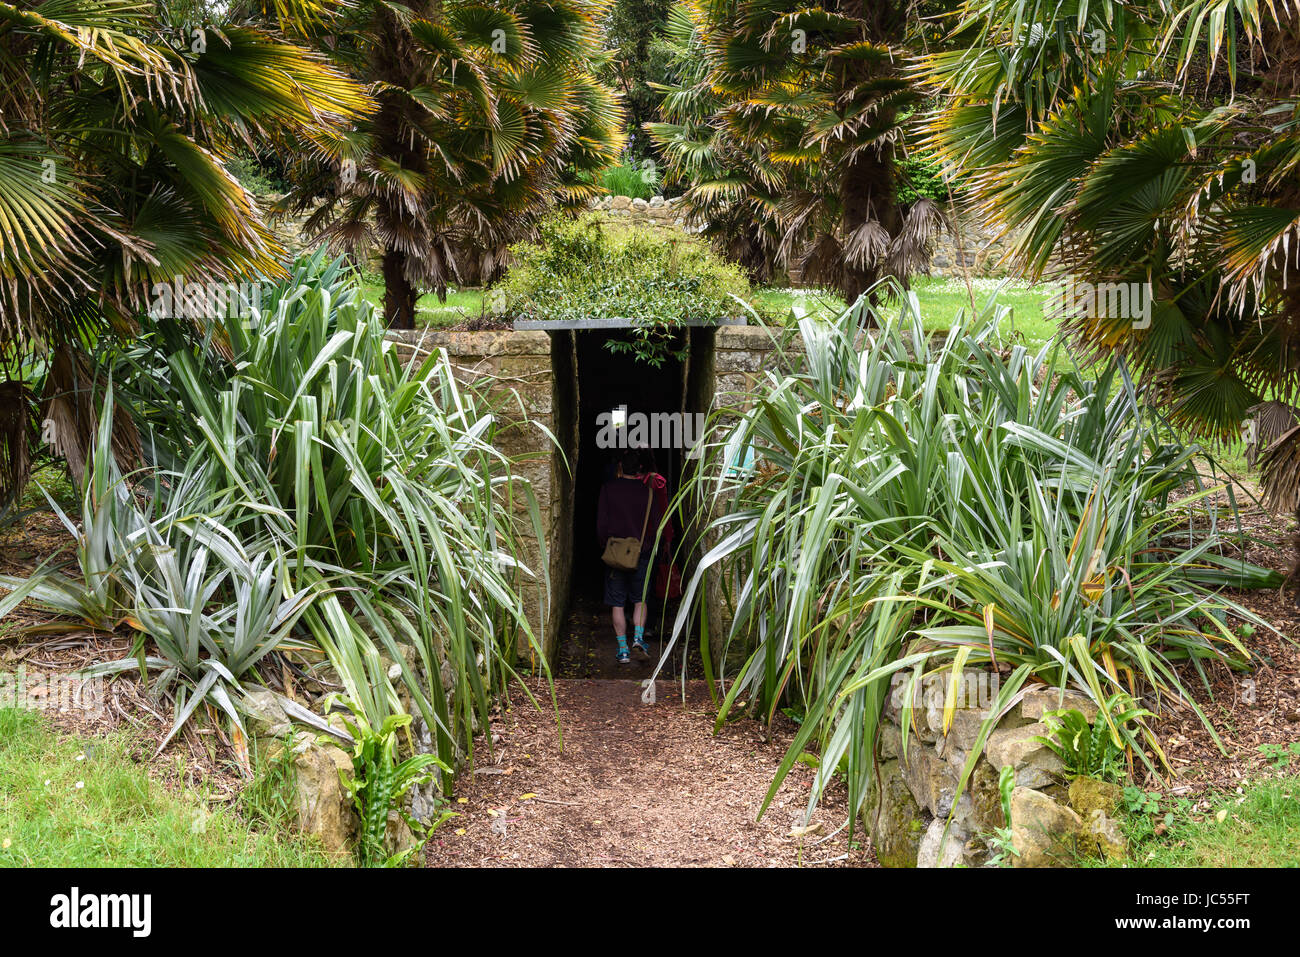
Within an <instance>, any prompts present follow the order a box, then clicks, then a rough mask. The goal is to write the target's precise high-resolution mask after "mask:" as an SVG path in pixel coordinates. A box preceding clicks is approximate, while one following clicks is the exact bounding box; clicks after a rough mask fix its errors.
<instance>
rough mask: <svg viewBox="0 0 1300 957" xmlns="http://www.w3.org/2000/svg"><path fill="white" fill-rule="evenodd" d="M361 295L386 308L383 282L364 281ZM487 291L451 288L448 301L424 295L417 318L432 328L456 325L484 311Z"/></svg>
mask: <svg viewBox="0 0 1300 957" xmlns="http://www.w3.org/2000/svg"><path fill="white" fill-rule="evenodd" d="M361 295H363V296H365V298H367V299H369V300H370V301H371V302H372V303H374V304H375V307H376V308H378V309H379V310H380V311H381V312H382V310H383V308H384V285H383V283H381V282H371V281H368V280H367V281H365V282H362V283H361ZM483 298H484V291H483V290H482V289H449V290H448V291H447V301H446V302H439V301H438V297H437V296H436V295H434V294H433V293H429V294H428V295H427V296H421V297H420V298H419V300H417V302H416V304H415V314H416V319H417V320H418V322H419V323H420V325H422V326H424V327H426V328H429V329H444V328H447V327H448V326H454V325H457V324H458V323H460V322H462V321H464V320H465V319H468V318H473V317H475V316H480V315H482V314H483V312H484V309H483Z"/></svg>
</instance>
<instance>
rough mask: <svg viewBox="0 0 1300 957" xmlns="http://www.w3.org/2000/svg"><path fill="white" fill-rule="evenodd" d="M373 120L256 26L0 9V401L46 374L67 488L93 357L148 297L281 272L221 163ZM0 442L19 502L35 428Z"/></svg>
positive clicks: (163, 15) (314, 67)
mask: <svg viewBox="0 0 1300 957" xmlns="http://www.w3.org/2000/svg"><path fill="white" fill-rule="evenodd" d="M304 9H310V8H308V7H306V6H305V5H303V6H299V5H295V4H284V5H282V12H283V13H284V14H286V15H290V14H299V15H300V14H301V13H302V11H303V10H304ZM366 105H367V101H366V99H365V97H364V95H363V93H362V91H361V90H360V89H359V88H358V87H357V86H356V85H355V84H354V83H352V82H351V81H349V80H348V79H347V78H346V77H344V76H343V75H341V74H340V73H339V72H338V71H337V70H335V69H333V68H332V67H330V66H329V65H328V64H327V63H325V62H324V60H323V59H322V58H320V57H319V56H317V55H315V54H312V53H309V52H308V51H306V50H304V49H301V48H299V47H297V46H295V45H293V44H291V43H288V42H286V41H285V40H283V39H281V38H280V37H279V36H277V34H276V33H275V32H274V31H272V30H270V29H268V28H265V27H263V26H260V25H258V23H257V22H255V21H249V20H234V19H225V20H222V21H220V22H216V23H213V22H208V23H203V24H200V25H193V26H192V27H187V26H186V25H184V24H182V23H180V22H176V21H173V19H172V17H171V14H170V13H169V11H168V10H167V9H166V8H160V7H156V6H155V5H154V4H153V3H151V2H148V0H76V2H66V3H60V4H57V5H56V4H49V3H35V2H32V0H16V2H13V3H10V2H4V0H0V378H3V379H5V380H8V384H2V385H0V389H4V390H6V391H7V393H10V394H12V396H14V397H17V398H19V399H20V400H21V401H23V403H24V406H27V407H29V406H30V399H31V396H30V394H29V392H28V390H27V388H26V386H24V385H23V384H21V379H22V378H23V370H24V369H27V368H29V367H30V362H31V359H32V357H33V356H34V355H37V354H39V355H40V356H43V357H44V358H45V360H46V361H47V362H48V371H47V374H46V376H45V400H46V404H45V411H44V415H45V416H46V417H47V418H49V419H52V420H53V421H54V422H55V423H57V424H58V426H59V427H58V428H57V429H56V436H55V438H56V441H57V443H58V445H59V447H60V449H61V450H62V451H64V452H65V454H67V455H68V458H69V463H70V465H71V466H72V468H73V472H74V475H76V476H77V478H78V479H79V478H80V477H81V476H80V468H79V464H80V463H83V462H84V459H85V454H86V447H85V439H86V438H87V437H88V436H89V435H90V434H91V433H92V431H93V429H92V428H91V427H90V423H91V422H92V421H93V404H92V403H91V401H90V397H89V394H88V391H87V386H88V381H89V377H90V374H91V370H90V368H89V366H88V363H87V360H86V357H85V350H84V346H85V345H86V343H88V342H91V341H93V340H94V339H95V338H97V337H99V336H102V335H105V334H111V333H119V334H131V333H132V332H134V331H135V330H136V328H137V317H138V316H140V314H141V313H142V312H143V311H144V310H145V309H146V307H147V306H148V305H149V303H150V301H151V296H152V293H153V290H154V289H155V287H156V286H157V285H158V284H159V283H164V284H170V283H172V282H173V281H174V280H177V279H182V278H183V280H184V281H185V282H198V283H207V282H224V281H227V280H230V279H232V278H238V277H241V276H248V275H253V274H260V275H266V276H274V275H277V274H280V273H282V272H283V270H282V267H281V265H280V258H281V255H282V253H283V250H282V249H281V248H280V247H279V245H278V243H277V242H276V240H275V238H274V236H273V235H272V234H271V233H270V232H269V231H268V230H267V228H266V227H265V226H264V225H263V223H262V222H261V220H260V218H259V216H258V212H257V209H256V207H255V206H254V204H253V203H252V201H251V200H250V197H249V196H248V195H247V194H246V193H245V192H244V190H243V188H242V187H241V186H240V185H239V183H238V182H237V181H236V180H235V179H234V178H233V177H231V176H230V175H229V174H228V173H227V172H226V170H225V167H224V165H223V162H222V160H223V158H224V157H225V156H227V155H229V153H230V151H231V149H232V148H233V146H234V145H235V143H236V142H237V141H241V140H242V141H244V142H252V141H254V140H256V139H258V138H263V137H266V136H268V135H270V134H271V132H272V131H274V130H277V129H282V128H290V129H293V130H296V131H297V132H298V133H299V134H300V135H306V134H308V133H312V134H314V133H315V132H316V131H318V130H320V129H321V128H323V127H327V126H330V125H333V124H338V123H341V122H343V121H344V120H345V119H348V118H350V117H351V116H354V115H356V114H357V113H358V112H359V111H361V110H362V109H364V108H365V107H366ZM4 426H5V431H4V434H3V435H0V462H4V463H5V464H6V468H5V473H6V474H5V475H4V476H3V478H0V496H4V497H6V498H12V497H13V495H14V494H16V492H17V491H18V490H19V489H20V488H21V487H22V485H23V484H24V482H25V479H26V474H25V468H26V465H25V463H27V462H29V461H30V455H29V451H28V442H29V440H30V437H31V429H30V427H29V424H28V419H27V417H26V416H15V415H10V416H6V417H5V422H4ZM121 440H122V441H121V442H120V443H119V444H120V445H121V444H122V443H126V442H129V434H127V433H123V434H122V436H121ZM119 451H121V449H119Z"/></svg>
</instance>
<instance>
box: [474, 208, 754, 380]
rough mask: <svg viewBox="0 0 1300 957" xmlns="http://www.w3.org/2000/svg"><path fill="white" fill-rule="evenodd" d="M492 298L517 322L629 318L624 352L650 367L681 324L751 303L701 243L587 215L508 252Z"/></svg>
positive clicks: (737, 277)
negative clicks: (507, 265) (505, 270)
mask: <svg viewBox="0 0 1300 957" xmlns="http://www.w3.org/2000/svg"><path fill="white" fill-rule="evenodd" d="M511 256H512V258H513V265H512V266H511V268H510V272H509V273H508V274H507V275H506V278H505V280H504V281H503V282H502V283H501V284H500V285H499V286H497V288H496V289H495V290H494V291H493V294H492V296H491V297H490V298H491V301H492V302H493V303H494V311H496V312H504V313H505V314H507V315H510V316H513V317H516V318H522V319H543V320H558V319H564V320H575V319H629V320H631V321H632V323H633V327H632V332H633V335H632V339H631V341H630V342H621V343H612V348H615V349H620V348H625V349H630V350H633V351H635V352H636V353H637V355H638V356H640V357H641V358H643V359H645V360H646V361H649V362H651V363H654V364H658V363H659V362H662V361H663V358H664V357H665V356H666V355H667V354H668V352H669V350H670V349H671V348H672V343H673V340H674V338H675V335H676V333H677V332H678V331H679V330H680V329H681V328H682V327H683V326H684V325H685V324H686V323H687V322H692V321H693V322H704V323H713V322H717V321H718V320H720V319H723V318H727V317H731V316H736V315H738V314H740V313H741V312H742V311H743V310H744V309H745V307H746V304H747V303H748V302H749V298H750V288H749V283H748V281H747V280H746V279H745V276H744V274H743V273H742V272H741V271H740V270H739V269H738V268H736V267H735V266H732V265H730V264H728V263H725V262H723V261H722V260H721V259H719V258H718V256H717V255H715V254H714V253H713V251H712V250H710V249H709V248H708V247H707V246H706V245H705V244H703V243H701V242H698V241H696V240H694V239H690V238H687V237H684V236H682V235H680V234H678V233H675V232H671V231H668V230H659V229H654V228H652V227H636V226H630V225H629V226H622V225H611V224H609V223H605V222H602V221H601V220H600V218H599V217H596V216H594V215H591V214H587V215H584V216H579V217H568V216H556V217H554V218H551V219H549V220H547V221H546V222H545V223H543V225H542V228H541V235H540V238H539V241H538V242H537V243H523V244H520V245H517V246H515V247H513V248H512V249H511Z"/></svg>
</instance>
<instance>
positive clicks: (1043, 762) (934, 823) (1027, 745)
mask: <svg viewBox="0 0 1300 957" xmlns="http://www.w3.org/2000/svg"><path fill="white" fill-rule="evenodd" d="M994 677H995V676H993V675H991V674H989V673H984V672H977V671H967V672H964V673H963V676H962V688H963V689H966V693H965V694H964V695H959V700H965V701H967V702H970V703H971V704H972V707H967V708H957V709H956V710H955V711H954V712H953V718H952V723H951V724H950V726H949V727H948V729H947V733H944V728H943V704H942V703H943V700H944V692H945V687H946V682H947V680H948V674H947V673H946V672H945V673H944V674H943V675H942V676H941V677H940V676H932V677H931V678H929V679H927V680H926V681H925V682H923V683H921V684H918V686H917V688H916V690H914V691H913V692H912V694H913V699H912V700H913V701H914V702H916V703H915V705H914V707H913V710H912V712H911V719H912V720H911V722H910V724H909V728H910V730H909V733H908V740H907V744H906V747H904V744H903V735H902V727H903V725H904V723H905V720H904V714H903V708H902V705H903V704H904V703H905V702H906V701H907V698H908V693H907V690H906V683H907V682H908V681H909V680H910V679H911V675H910V674H906V675H904V674H902V673H900V674H898V675H896V676H895V681H894V685H893V688H892V692H891V695H890V697H889V700H888V701H887V703H886V706H885V712H884V716H883V718H882V723H881V733H880V739H879V760H880V764H879V778H878V781H877V784H876V785H875V786H873V788H872V793H871V794H870V795H869V797H868V801H867V805H866V807H865V809H864V813H863V817H864V820H865V823H866V826H867V828H868V830H869V831H870V833H871V838H872V846H873V847H874V849H875V852H876V857H877V859H878V860H879V861H880V863H881V864H882V865H884V866H885V867H958V866H980V865H983V864H985V863H987V862H988V861H989V859H990V857H992V856H994V855H995V854H997V853H998V851H999V850H1000V848H999V847H998V842H997V834H998V831H999V830H1000V829H1002V830H1003V833H1004V834H1006V830H1005V829H1008V828H1009V837H1010V844H1011V850H1012V851H1013V852H1014V853H1008V851H1007V849H1001V850H1002V851H1003V853H1004V855H1005V856H1006V857H1007V858H1009V862H1010V863H1011V864H1012V865H1013V866H1016V867H1052V866H1065V865H1069V864H1072V863H1073V862H1074V861H1075V860H1076V859H1077V858H1078V857H1079V856H1080V855H1088V856H1092V855H1099V854H1104V855H1107V856H1111V857H1116V858H1119V857H1123V856H1124V854H1125V852H1126V848H1125V846H1124V837H1123V834H1122V832H1121V831H1120V828H1119V825H1118V823H1117V820H1116V817H1115V815H1116V814H1117V812H1118V808H1119V803H1120V800H1121V799H1122V797H1123V792H1122V789H1121V788H1119V786H1118V785H1115V784H1110V783H1106V782H1102V781H1097V780H1094V779H1092V778H1077V779H1076V780H1074V781H1067V780H1066V778H1065V775H1064V772H1063V766H1062V763H1061V760H1060V758H1059V757H1057V755H1056V754H1055V752H1053V751H1052V750H1051V749H1050V748H1048V747H1047V745H1045V744H1043V743H1042V742H1041V741H1039V740H1037V739H1038V738H1039V737H1046V736H1048V735H1049V732H1050V727H1049V725H1048V724H1046V723H1045V722H1044V721H1043V715H1044V713H1045V712H1048V711H1055V710H1071V709H1073V710H1078V711H1080V712H1081V713H1083V714H1084V716H1085V717H1087V718H1088V719H1089V721H1092V720H1094V719H1095V718H1096V716H1097V708H1096V706H1095V705H1093V703H1092V702H1091V700H1090V699H1088V698H1087V697H1085V696H1083V695H1081V694H1077V693H1075V692H1070V691H1067V692H1065V694H1064V696H1062V694H1061V692H1060V691H1059V690H1058V689H1056V688H1046V687H1044V686H1041V685H1040V686H1035V687H1032V688H1030V689H1029V690H1027V691H1025V692H1023V693H1022V695H1021V696H1020V697H1019V699H1018V700H1016V701H1015V702H1014V704H1013V705H1012V706H1011V707H1010V708H1009V710H1007V711H1006V713H1005V714H1003V716H1002V717H1001V718H1000V719H999V720H998V722H997V725H996V727H995V729H994V730H993V731H992V732H991V733H990V734H989V736H988V739H987V740H986V741H985V742H984V743H983V744H982V745H980V746H979V757H978V758H977V760H976V762H975V768H974V771H973V773H972V774H971V777H970V779H969V781H968V782H967V785H966V787H965V789H964V790H963V791H962V793H961V795H960V796H958V794H957V788H958V784H959V782H960V780H961V775H962V772H963V770H964V768H965V767H966V764H967V761H968V759H969V757H970V754H971V752H972V750H974V749H975V748H976V746H977V745H979V735H980V729H981V726H982V724H983V723H984V721H985V718H986V717H987V715H988V712H987V711H985V710H984V708H986V707H989V706H990V705H991V703H992V700H993V699H996V693H995V691H994V693H993V694H991V695H989V696H985V695H983V694H979V695H977V694H976V692H975V689H990V688H991V689H996V682H994V681H992V680H991V679H993V678H994ZM1003 767H1010V768H1012V769H1013V770H1014V774H1015V786H1014V789H1013V790H1012V791H1011V800H1010V806H1011V820H1010V821H1007V820H1006V815H1005V813H1004V810H1003V801H1002V795H1001V791H1000V788H999V779H1000V775H1001V769H1002V768H1003ZM945 830H946V832H947V833H946V835H945Z"/></svg>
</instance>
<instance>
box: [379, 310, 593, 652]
mask: <svg viewBox="0 0 1300 957" xmlns="http://www.w3.org/2000/svg"><path fill="white" fill-rule="evenodd" d="M389 336H390V338H393V339H395V340H397V341H398V342H399V343H400V344H401V345H400V347H401V348H402V349H403V351H405V352H406V353H407V354H408V355H409V354H410V351H411V350H419V351H421V353H427V352H431V351H432V350H434V349H438V348H441V349H445V350H447V354H448V358H449V360H450V361H451V363H452V366H453V368H454V370H455V373H456V376H457V378H458V379H460V380H461V381H463V382H466V383H472V384H473V385H474V386H475V387H476V388H477V389H479V390H482V391H485V392H486V394H487V395H488V397H489V401H490V402H491V404H492V406H493V409H494V411H495V412H496V414H497V416H498V431H497V434H496V439H495V443H494V444H495V445H496V447H497V448H498V449H499V450H500V451H501V452H502V453H503V454H504V455H507V456H509V457H511V458H512V459H514V460H515V462H516V465H515V474H517V475H520V476H522V477H523V478H526V479H527V480H528V481H529V482H530V483H531V484H532V487H533V493H534V494H535V496H536V498H537V508H538V510H539V512H540V515H541V526H542V530H543V534H544V535H545V538H546V541H545V542H544V543H543V542H539V541H538V540H537V538H536V536H535V535H534V534H533V532H532V523H531V519H530V518H529V515H528V512H527V508H526V505H525V503H523V502H519V503H518V504H517V506H516V514H517V516H518V519H519V523H520V528H521V529H522V532H523V544H524V554H523V556H522V558H523V561H524V563H525V564H526V565H528V567H529V568H530V569H532V570H533V571H534V572H535V573H536V576H537V577H536V580H535V581H533V582H531V583H529V582H523V583H521V595H522V598H523V606H524V610H525V612H526V614H527V616H528V620H529V621H530V623H531V627H532V629H533V632H534V634H535V635H537V637H538V640H539V641H540V642H541V643H542V645H543V648H544V650H545V653H546V655H547V656H548V657H549V656H550V655H551V653H552V651H553V650H554V644H555V640H556V636H557V635H558V634H559V630H560V623H561V622H560V616H561V615H562V614H563V611H564V603H565V600H566V598H567V595H568V590H569V568H570V565H571V560H570V559H571V556H572V549H573V520H572V516H573V481H572V478H571V476H570V475H569V471H568V468H567V465H566V464H565V458H564V457H563V456H561V455H558V454H555V447H554V444H553V443H552V441H551V439H550V437H549V436H548V435H547V430H550V431H552V432H554V434H555V435H556V436H557V438H559V439H560V440H561V441H562V442H572V441H576V435H574V434H572V429H573V428H574V426H573V424H572V423H568V422H566V421H564V415H563V414H562V413H561V414H560V415H558V416H557V414H556V412H557V410H556V403H555V395H556V388H557V386H556V376H555V374H554V371H553V369H552V361H553V360H552V350H551V337H550V335H549V334H547V333H545V332H508V331H506V332H501V331H492V332H454V331H446V330H416V331H414V332H390V333H389ZM556 352H557V355H558V356H559V361H562V360H563V355H564V350H563V349H557V350H556ZM571 378H572V371H571V370H570V371H569V372H568V374H567V377H566V376H565V374H564V372H563V371H561V374H560V377H559V381H560V385H559V388H561V389H563V388H565V387H566V386H567V384H568V381H569V380H571ZM543 561H545V562H546V568H545V569H543V567H542V563H543ZM544 571H548V572H549V574H550V579H551V594H550V597H549V600H548V599H547V596H546V595H545V591H544V588H543V587H542V584H543V579H542V574H543V572H544ZM518 650H519V656H520V658H521V659H522V660H524V661H530V660H531V659H532V658H533V657H534V655H533V654H532V652H531V650H530V649H529V647H528V644H527V639H526V638H525V637H524V636H522V635H521V636H520V644H519V649H518Z"/></svg>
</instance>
